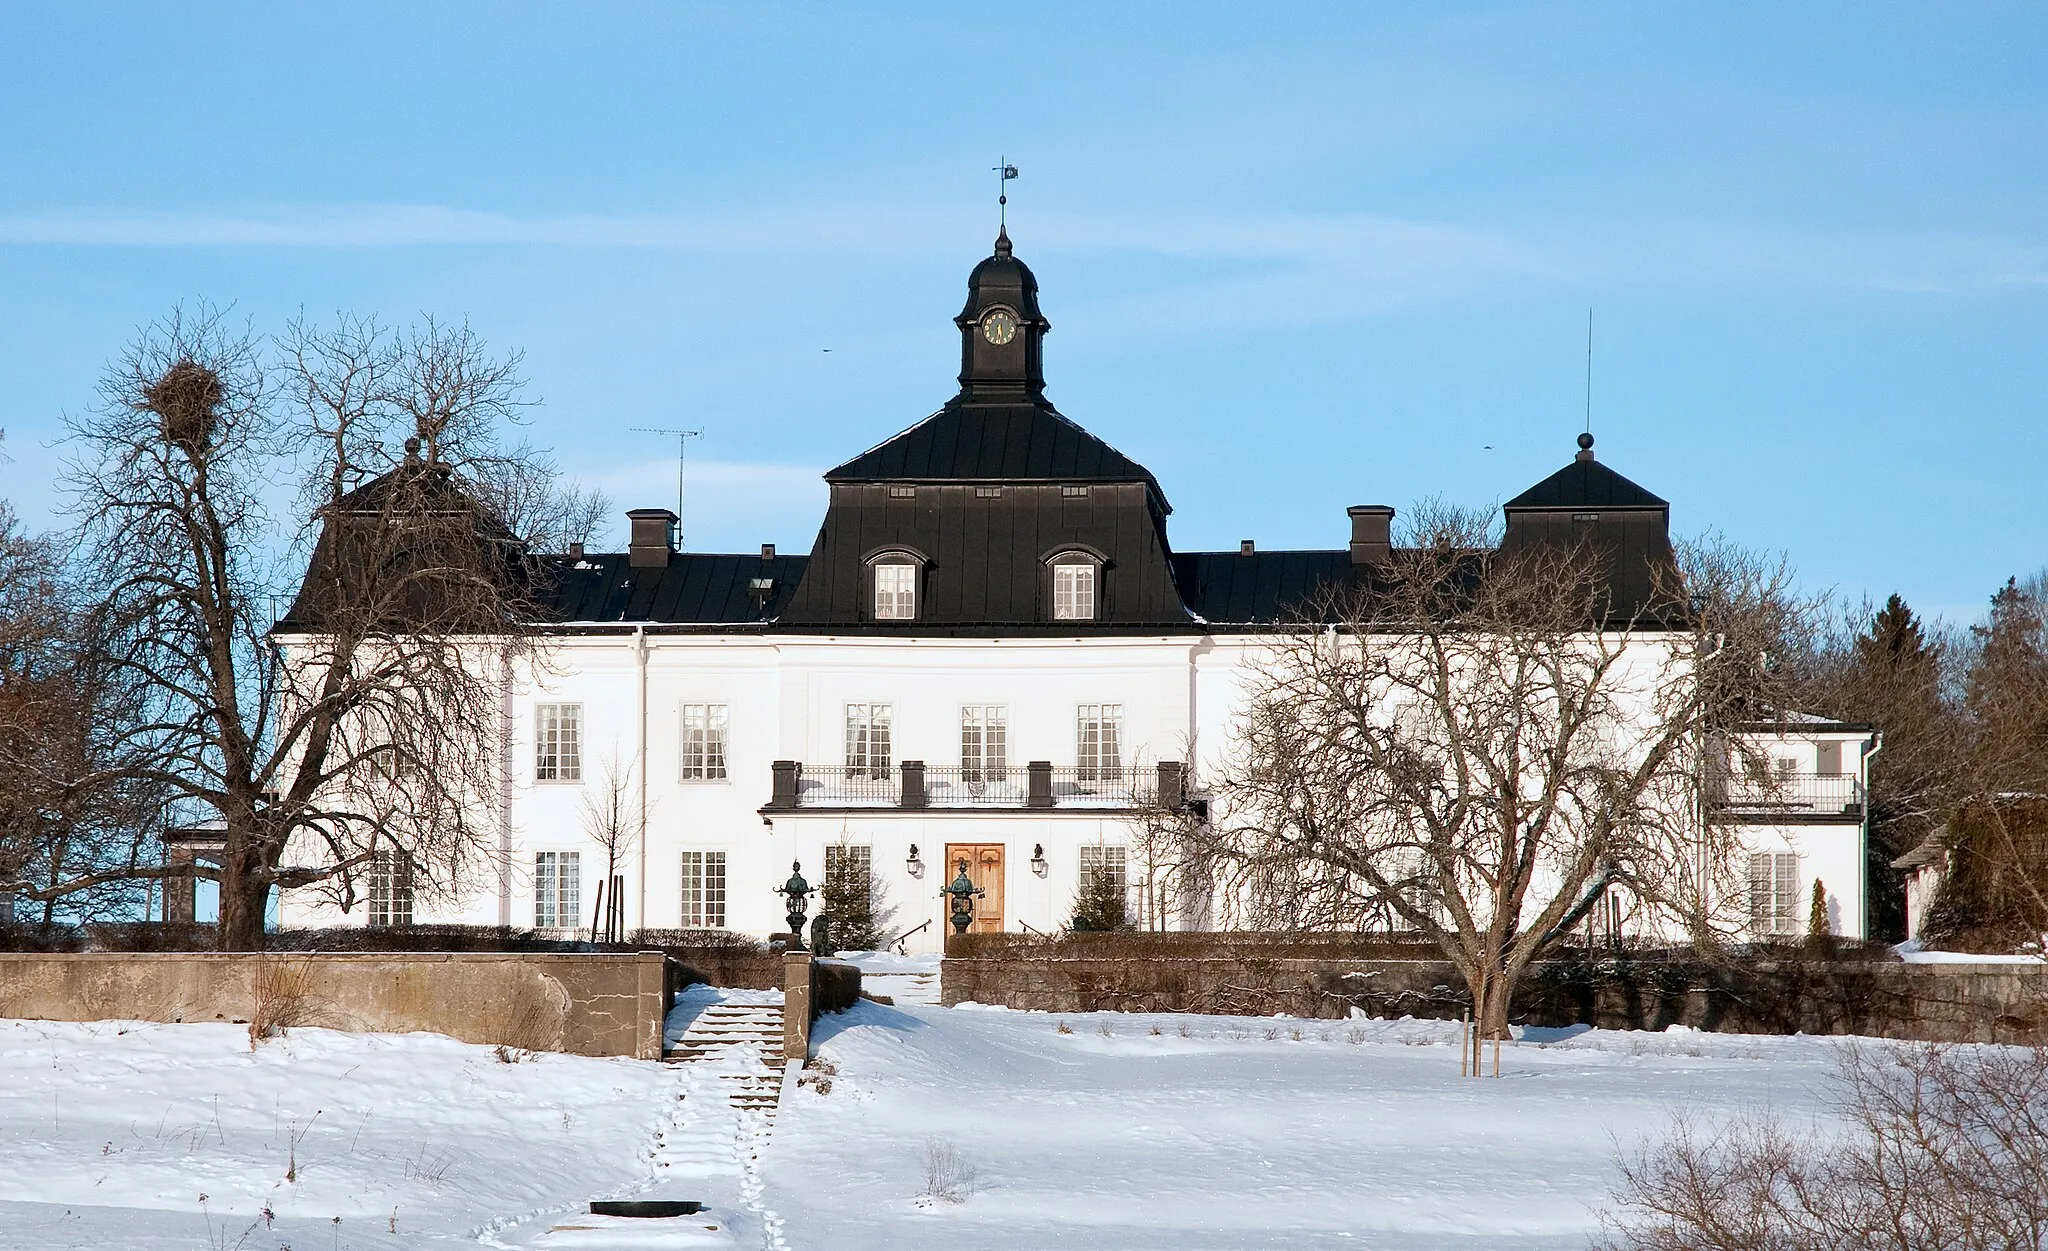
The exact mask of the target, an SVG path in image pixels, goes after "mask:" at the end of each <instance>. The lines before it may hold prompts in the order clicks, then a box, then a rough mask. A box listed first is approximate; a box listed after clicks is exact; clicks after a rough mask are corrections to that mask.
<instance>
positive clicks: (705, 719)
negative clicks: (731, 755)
mask: <svg viewBox="0 0 2048 1251" xmlns="http://www.w3.org/2000/svg"><path fill="white" fill-rule="evenodd" d="M730 724H731V709H730V707H729V706H728V705H725V704H684V705H683V706H682V731H681V733H682V749H683V758H682V778H683V781H685V782H723V781H726V780H728V779H727V776H726V766H725V746H726V731H727V728H728V727H729V725H730Z"/></svg>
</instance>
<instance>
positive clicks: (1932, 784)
mask: <svg viewBox="0 0 2048 1251" xmlns="http://www.w3.org/2000/svg"><path fill="white" fill-rule="evenodd" d="M1837 655H1838V656H1839V657H1840V663H1839V665H1838V666H1836V667H1834V668H1833V669H1832V670H1831V680H1827V681H1823V682H1822V683H1821V684H1820V686H1819V688H1818V689H1816V690H1815V691H1814V692H1813V693H1812V696H1811V702H1812V704H1813V708H1812V711H1815V712H1821V713H1826V714H1828V715H1830V716H1835V717H1840V718H1842V719H1843V720H1846V721H1861V722H1866V723H1868V724H1870V725H1874V726H1876V727H1877V728H1878V729H1879V730H1881V731H1882V732H1883V734H1884V750H1883V751H1882V752H1880V753H1879V754H1878V755H1877V757H1876V758H1875V759H1874V760H1873V761H1872V762H1871V772H1870V791H1869V794H1868V795H1867V796H1866V797H1865V802H1866V803H1867V804H1868V805H1869V811H1870V840H1869V845H1868V849H1867V851H1868V862H1867V863H1866V865H1865V873H1864V881H1865V883H1866V884H1867V898H1866V900H1865V904H1866V908H1867V912H1866V915H1867V916H1868V917H1869V918H1870V933H1871V936H1872V937H1881V938H1892V939H1898V938H1904V937H1905V930H1906V906H1905V904H1906V901H1905V888H1904V885H1903V884H1902V883H1901V882H1900V881H1899V880H1898V875H1897V873H1896V872H1895V871H1894V870H1893V868H1892V867H1891V866H1892V861H1893V860H1895V859H1897V858H1898V857H1899V856H1901V855H1903V854H1904V853H1905V852H1906V851H1908V850H1910V849H1911V848H1913V847H1915V846H1917V845H1918V844H1919V843H1920V841H1921V840H1922V839H1924V838H1926V837H1927V835H1928V834H1930V833H1931V832H1933V830H1934V829H1935V828H1936V827H1937V826H1939V825H1940V823H1941V822H1942V820H1944V819H1945V817H1946V815H1947V813H1948V811H1949V809H1950V808H1951V806H1952V805H1953V803H1954V799H1955V796H1954V793H1953V792H1954V790H1955V783H1956V778H1957V775H1958V772H1959V770H1960V768H1961V755H1962V747H1963V740H1964V737H1965V736H1964V735H1963V733H1962V724H1961V718H1960V716H1959V715H1958V710H1957V709H1956V708H1955V707H1954V706H1953V705H1952V703H1951V702H1950V700H1949V699H1948V698H1947V697H1946V694H1945V689H1946V688H1945V680H1944V679H1945V672H1946V668H1947V653H1946V652H1945V650H1944V647H1943V645H1942V644H1941V643H1940V642H1939V641H1938V640H1937V639H1935V638H1932V637H1930V636H1929V634H1928V631H1927V630H1926V628H1925V627H1924V626H1923V625H1922V624H1921V621H1920V619H1919V618H1918V617H1917V616H1916V615H1915V614H1914V612H1913V610H1912V609H1911V608H1910V607H1908V606H1907V604H1906V601H1905V600H1904V599H1902V598H1901V597H1899V596H1898V595H1896V594H1894V595H1892V596H1890V597H1889V598H1887V599H1886V600H1885V602H1884V604H1883V606H1882V607H1880V608H1878V609H1877V611H1876V612H1875V613H1873V614H1872V615H1871V616H1870V618H1869V622H1868V625H1867V626H1866V627H1865V628H1864V630H1863V631H1862V632H1861V633H1859V634H1857V635H1856V636H1855V637H1854V639H1853V640H1851V641H1850V643H1849V645H1848V647H1847V648H1846V649H1845V650H1844V651H1843V652H1839V653H1837ZM1844 763H1845V764H1846V763H1847V762H1844Z"/></svg>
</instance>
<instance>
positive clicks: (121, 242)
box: [0, 200, 2048, 312]
mask: <svg viewBox="0 0 2048 1251" xmlns="http://www.w3.org/2000/svg"><path fill="white" fill-rule="evenodd" d="M983 216H984V215H983V214H981V213H980V212H979V211H966V210H960V211H955V210H950V209H942V208H937V207H930V208H926V207H917V206H911V207H906V206H904V205H903V204H901V203H898V202H886V203H884V202H865V203H863V202H860V201H859V200H846V201H841V202H838V203H835V204H833V205H830V206H824V205H820V206H818V207H815V208H813V207H809V206H804V207H787V206H784V207H775V206H769V207H754V208H745V209H737V210H726V211H708V212H678V213H627V214H608V213H571V214H559V215H542V216H521V215H516V214H507V213H496V212H488V211H483V210H476V209H463V208H451V207H445V206H436V205H365V206H354V207H329V208H286V209H279V210H277V211H274V212H271V213H266V214H252V215H220V214H181V213H102V212H77V213H49V214H41V215H19V214H17V215H12V216H0V245H13V246H88V247H136V248H328V249H371V248H416V247H527V248H552V247H569V248H646V249H659V250H670V251H682V252H700V253H735V254H738V253H756V254H785V255H789V254H808V253H813V252H819V251H830V252H834V253H839V254H846V255H864V256H870V257H894V256H916V255H923V254H925V253H928V252H929V250H930V247H931V240H933V239H934V238H945V237H949V236H957V235H960V234H963V233H973V232H974V231H976V230H978V229H980V228H982V227H983V226H985V224H986V223H985V222H984V221H983V220H982V218H983ZM1031 248H1032V249H1033V250H1034V251H1037V252H1039V253H1040V254H1042V255H1043V254H1052V253H1056V252H1078V253H1098V254H1100V253H1110V254H1128V255H1157V256H1171V257H1182V258H1200V259H1212V260H1231V261H1252V262H1265V263H1268V264H1269V265H1270V266H1271V268H1270V270H1269V271H1268V272H1266V273H1264V274H1261V275H1259V276H1256V277H1254V278H1250V279H1245V278H1242V277H1240V278H1236V279H1231V280H1229V281H1230V282H1231V283H1232V284H1233V285H1234V286H1235V287H1236V288H1237V289H1234V290H1232V291H1230V292H1229V294H1232V295H1233V296H1237V297H1240V298H1242V297H1246V296H1253V297H1256V296H1258V295H1259V294H1260V293H1261V290H1260V289H1262V288H1263V289H1265V291H1266V292H1267V293H1268V294H1269V295H1270V297H1271V300H1272V301H1278V300H1281V299H1286V300H1299V299H1301V298H1303V297H1304V296H1306V297H1307V299H1308V306H1309V307H1328V308H1330V309H1331V311H1349V312H1359V311H1371V310H1372V309H1375V308H1381V307H1387V306H1389V305H1392V304H1402V303H1410V302H1413V301H1414V300H1416V299H1418V298H1421V299H1431V298H1442V297H1444V296H1452V295H1457V294H1461V293H1465V292H1468V291H1471V290H1474V289H1488V288H1498V287H1506V286H1520V285H1524V284H1527V283H1530V282H1537V283H1549V284H1563V285H1582V286H1594V285H1603V284H1613V283H1657V284H1668V283H1677V284H1688V285H1691V284H1705V285H1717V286H1718V285H1798V286H1832V287H1847V288H1854V289H1863V290H1884V291H1901V292H1948V293H1954V292H1969V291H1986V290H1997V289H2002V288H2012V287H2035V286H2041V285H2048V244H2044V243H2043V242H2041V241H2038V240H2033V239H2026V238H2017V237H2012V236H2004V235H1990V234H1986V235H1972V234H1961V233H1953V232H1949V233H1912V232H1878V231H1812V230H1777V229H1768V228H1751V227H1745V226H1728V225H1719V224H1714V223H1693V222H1587V221H1574V222H1571V223H1566V224H1550V225H1546V224H1542V223H1536V224H1529V225H1523V226H1520V227H1517V228H1514V229H1509V228H1501V227H1486V226H1472V225H1464V224H1458V223H1448V222H1430V221H1415V220H1409V219H1403V218H1396V217H1388V216H1382V215H1374V214H1365V213H1346V214H1304V213H1248V214H1235V215H1214V214H1212V215H1203V214H1200V213H1199V212H1196V213H1189V214H1184V215H1181V216H1179V217H1176V218H1172V219H1168V220H1161V219H1160V218H1159V217H1157V216H1156V215H1153V214H1150V213H1147V214H1142V215H1127V214H1119V213H1115V212H1106V213H1101V214H1094V215H1072V214H1064V215H1063V214H1060V213H1057V212H1049V213H1043V214H1039V215H1037V216H1035V217H1034V220H1033V223H1032V228H1031ZM1247 287H1248V288H1249V289H1245V288H1247ZM1254 302H1255V303H1259V304H1264V303H1268V302H1269V301H1268V300H1261V299H1255V300H1254Z"/></svg>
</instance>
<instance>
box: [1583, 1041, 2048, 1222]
mask: <svg viewBox="0 0 2048 1251" xmlns="http://www.w3.org/2000/svg"><path fill="white" fill-rule="evenodd" d="M1836 1093H1837V1100H1836V1102H1837V1105H1838V1110H1839V1111H1840V1112H1841V1113H1842V1115H1843V1117H1844V1119H1845V1120H1846V1121H1847V1123H1848V1124H1847V1129H1846V1132H1837V1133H1827V1132H1823V1131H1821V1130H1819V1129H1798V1128H1793V1127H1790V1126H1787V1125H1786V1124H1785V1123H1784V1122H1783V1121H1782V1120H1780V1119H1778V1118H1774V1117H1771V1116H1767V1115H1757V1116H1751V1117H1747V1118H1743V1119H1739V1120H1737V1121H1735V1122H1733V1123H1732V1124H1730V1125H1728V1126H1726V1127H1724V1128H1721V1129H1718V1130H1712V1131H1708V1130H1702V1129H1699V1128H1698V1127H1696V1126H1694V1125H1691V1124H1688V1123H1686V1122H1684V1121H1680V1122H1679V1123H1678V1124H1677V1125H1676V1126H1675V1127H1674V1129H1673V1131H1672V1133H1671V1134H1670V1136H1669V1137H1667V1138H1666V1139H1665V1140H1664V1141H1662V1142H1659V1143H1654V1144H1650V1145H1646V1146H1641V1147H1638V1148H1636V1149H1635V1150H1634V1151H1633V1152H1630V1153H1624V1154H1623V1155H1622V1157H1621V1159H1620V1162H1619V1163H1620V1169H1621V1181H1620V1183H1619V1185H1618V1186H1617V1188H1616V1192H1615V1199H1616V1201H1617V1204H1618V1207H1617V1209H1616V1210H1615V1211H1613V1212H1611V1213H1609V1214H1608V1215H1607V1216H1605V1217H1604V1218H1603V1221H1604V1224H1605V1226H1606V1237H1605V1238H1604V1239H1603V1240H1602V1241H1601V1242H1600V1243H1599V1244H1598V1245H1599V1246H1600V1247H1601V1248H1603V1249H1604V1251H1836V1249H1837V1248H1847V1247H1856V1248H1873V1249H1876V1251H1927V1249H1929V1248H1936V1247H1938V1248H1942V1249H1943V1251H2018V1249H2020V1248H2027V1249H2030V1251H2031V1249H2034V1248H2040V1247H2043V1246H2048V1186H2043V1185H2042V1183H2041V1178H2042V1177H2043V1176H2048V1048H2041V1047H2034V1048H2017V1047H1955V1046H1947V1045H1937V1044H1901V1045H1894V1046H1888V1047H1883V1048H1877V1049H1870V1050H1860V1049H1854V1048H1848V1047H1845V1048H1844V1049H1843V1051H1842V1053H1841V1059H1840V1072H1839V1074H1838V1080H1837V1092H1836Z"/></svg>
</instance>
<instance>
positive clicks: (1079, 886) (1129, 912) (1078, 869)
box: [1074, 843, 1138, 921]
mask: <svg viewBox="0 0 2048 1251" xmlns="http://www.w3.org/2000/svg"><path fill="white" fill-rule="evenodd" d="M1097 870H1103V871H1106V872H1108V874H1109V875H1110V877H1112V878H1114V879H1115V880H1116V884H1117V888H1118V889H1119V890H1121V891H1123V895H1124V916H1125V918H1126V919H1128V920H1132V921H1136V920H1137V919H1138V900H1137V898H1136V897H1135V896H1134V895H1133V894H1132V891H1131V850H1130V848H1129V847H1127V846H1125V845H1124V844H1122V843H1083V844H1081V846H1080V848H1079V849H1078V853H1077V854H1076V855H1075V857H1074V893H1075V894H1077V895H1078V894H1079V893H1080V892H1082V891H1084V890H1086V889H1087V888H1088V882H1089V879H1090V877H1091V876H1092V875H1093V874H1094V873H1095V872H1096V871H1097Z"/></svg>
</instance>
